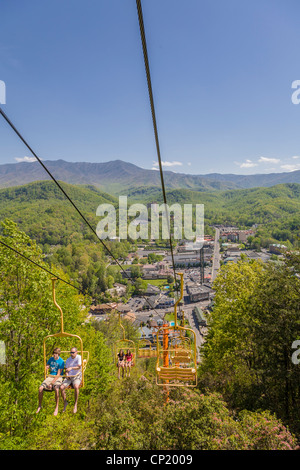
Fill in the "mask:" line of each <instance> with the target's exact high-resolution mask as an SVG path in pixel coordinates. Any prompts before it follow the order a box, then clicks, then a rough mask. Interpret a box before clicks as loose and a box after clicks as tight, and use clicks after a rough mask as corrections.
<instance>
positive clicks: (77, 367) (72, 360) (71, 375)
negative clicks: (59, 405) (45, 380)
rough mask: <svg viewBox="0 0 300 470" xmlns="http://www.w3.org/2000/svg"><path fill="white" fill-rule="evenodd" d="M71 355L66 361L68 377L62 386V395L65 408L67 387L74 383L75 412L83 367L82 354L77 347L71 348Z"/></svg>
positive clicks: (74, 411)
mask: <svg viewBox="0 0 300 470" xmlns="http://www.w3.org/2000/svg"><path fill="white" fill-rule="evenodd" d="M70 354H71V356H70V357H68V359H67V360H66V362H65V371H66V378H65V380H64V381H63V383H62V384H61V386H60V390H61V395H62V397H63V400H64V409H63V411H65V410H66V407H67V405H68V402H67V399H66V391H65V389H66V388H67V387H68V386H69V385H72V387H73V388H74V396H75V403H74V409H73V413H76V412H77V402H78V395H79V387H80V384H81V381H82V367H81V356H80V354H78V351H77V348H71V350H70Z"/></svg>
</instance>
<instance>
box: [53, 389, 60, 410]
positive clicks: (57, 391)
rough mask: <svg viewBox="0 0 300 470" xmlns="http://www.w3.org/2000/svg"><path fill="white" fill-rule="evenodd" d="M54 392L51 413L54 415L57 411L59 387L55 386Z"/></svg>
mask: <svg viewBox="0 0 300 470" xmlns="http://www.w3.org/2000/svg"><path fill="white" fill-rule="evenodd" d="M54 393H55V410H54V413H53V414H54V416H56V415H57V413H58V404H59V387H55V389H54Z"/></svg>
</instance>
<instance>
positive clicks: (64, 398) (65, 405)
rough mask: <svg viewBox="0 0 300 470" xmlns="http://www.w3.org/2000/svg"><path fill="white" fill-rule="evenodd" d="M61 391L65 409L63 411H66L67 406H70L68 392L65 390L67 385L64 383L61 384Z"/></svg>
mask: <svg viewBox="0 0 300 470" xmlns="http://www.w3.org/2000/svg"><path fill="white" fill-rule="evenodd" d="M60 391H61V396H62V398H63V401H64V409H63V413H64V412H65V411H66V408H67V406H68V402H67V397H66V392H65V387H64V385H61V386H60Z"/></svg>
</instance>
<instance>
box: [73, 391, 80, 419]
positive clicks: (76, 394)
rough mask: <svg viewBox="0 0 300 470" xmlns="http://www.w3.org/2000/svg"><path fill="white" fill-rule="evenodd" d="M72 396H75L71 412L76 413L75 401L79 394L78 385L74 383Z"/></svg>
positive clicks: (76, 401)
mask: <svg viewBox="0 0 300 470" xmlns="http://www.w3.org/2000/svg"><path fill="white" fill-rule="evenodd" d="M74 396H75V403H74V409H73V413H77V403H78V396H79V385H77V384H76V385H75V384H74Z"/></svg>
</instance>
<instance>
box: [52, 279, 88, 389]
mask: <svg viewBox="0 0 300 470" xmlns="http://www.w3.org/2000/svg"><path fill="white" fill-rule="evenodd" d="M56 280H57V278H52V294H53V301H54V304H55V306H56V307H57V308H58V310H59V311H60V325H61V327H60V331H59V332H58V333H55V334H51V335H48V336H46V337H45V338H44V341H43V350H44V377H45V378H46V377H47V369H46V365H47V354H46V343H47V341H49V340H50V339H51V338H71V339H74V343H75V344H73V343H72V347H74V346H75V345H76V344H78V345H79V347H77V346H75V347H77V350H78V353H79V354H81V370H79V372H78V374H80V373H82V381H81V384H80V387H84V372H85V369H86V366H87V363H88V360H89V352H88V351H84V349H83V342H82V339H81V338H80V336H78V335H75V334H72V333H67V332H65V331H64V318H63V312H62V309H61V307H60V306H59V305H58V304H57V302H56V298H55V281H56ZM68 353H69V350H67V351H61V357H63V356H66V355H67V354H68ZM63 358H64V357H63ZM63 377H66V376H65V375H63ZM68 388H72V387H71V386H69V387H68Z"/></svg>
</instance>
